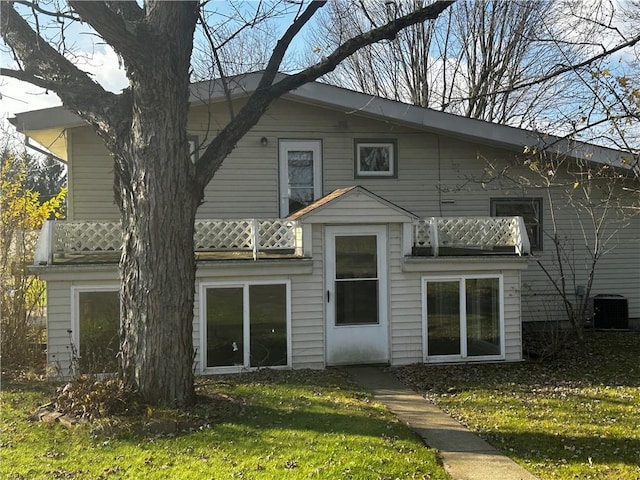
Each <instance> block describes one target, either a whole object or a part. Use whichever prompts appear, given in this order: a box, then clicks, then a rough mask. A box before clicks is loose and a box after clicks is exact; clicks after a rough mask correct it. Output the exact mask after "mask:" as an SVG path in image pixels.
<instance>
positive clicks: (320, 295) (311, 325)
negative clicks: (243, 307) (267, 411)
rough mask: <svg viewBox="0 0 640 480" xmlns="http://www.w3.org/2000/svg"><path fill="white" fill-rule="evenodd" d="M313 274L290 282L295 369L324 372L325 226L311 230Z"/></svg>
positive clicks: (315, 226)
mask: <svg viewBox="0 0 640 480" xmlns="http://www.w3.org/2000/svg"><path fill="white" fill-rule="evenodd" d="M312 242H313V252H314V255H313V272H312V274H311V275H305V276H300V277H296V278H295V279H294V280H293V281H292V282H291V325H292V332H291V339H292V340H291V342H292V347H293V352H292V356H293V358H292V365H293V368H324V366H325V350H324V342H325V334H324V325H325V322H324V318H325V312H324V306H325V303H324V290H325V289H324V268H323V260H324V245H323V241H322V226H320V225H314V226H313V227H312Z"/></svg>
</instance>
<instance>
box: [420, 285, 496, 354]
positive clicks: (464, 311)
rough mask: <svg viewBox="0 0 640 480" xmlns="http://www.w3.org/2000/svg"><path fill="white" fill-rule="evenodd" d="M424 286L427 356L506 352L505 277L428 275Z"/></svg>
mask: <svg viewBox="0 0 640 480" xmlns="http://www.w3.org/2000/svg"><path fill="white" fill-rule="evenodd" d="M423 288H424V290H423V291H424V295H423V298H424V299H425V306H424V317H425V325H426V328H425V331H426V341H425V350H426V357H427V359H430V360H434V359H435V360H455V359H490V358H501V357H502V356H503V353H504V347H503V343H504V342H503V339H504V321H503V313H502V311H503V307H502V277H499V276H486V277H485V276H479V277H461V278H443V279H439V278H426V279H425V281H424V287H423Z"/></svg>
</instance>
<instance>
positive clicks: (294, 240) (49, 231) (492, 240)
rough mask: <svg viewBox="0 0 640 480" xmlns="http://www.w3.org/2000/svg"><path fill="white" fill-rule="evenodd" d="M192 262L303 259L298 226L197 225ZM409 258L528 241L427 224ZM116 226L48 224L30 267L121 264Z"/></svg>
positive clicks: (513, 233) (416, 233)
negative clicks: (193, 260) (194, 260)
mask: <svg viewBox="0 0 640 480" xmlns="http://www.w3.org/2000/svg"><path fill="white" fill-rule="evenodd" d="M195 227H196V228H195V236H194V248H195V255H196V260H198V261H216V260H254V261H255V260H258V259H260V260H270V259H289V258H302V257H303V256H304V253H303V252H304V250H303V240H304V239H303V229H302V226H301V224H300V222H298V221H295V220H289V219H286V218H284V219H283V218H277V219H225V220H198V221H197V222H196V225H195ZM411 236H412V244H411V251H410V252H405V254H406V255H408V256H450V255H456V256H464V255H467V256H469V255H472V256H481V255H499V254H500V255H504V254H511V255H526V254H528V253H529V241H528V238H527V235H526V231H525V228H524V222H523V220H522V218H521V217H469V218H435V217H432V218H426V219H420V220H418V221H416V222H415V223H414V224H413V225H411ZM121 244H122V227H121V226H120V223H119V222H89V221H47V222H45V224H44V226H43V227H42V230H41V232H40V236H39V238H38V243H37V245H36V252H35V254H34V264H35V265H55V264H113V263H118V261H119V260H120V252H121Z"/></svg>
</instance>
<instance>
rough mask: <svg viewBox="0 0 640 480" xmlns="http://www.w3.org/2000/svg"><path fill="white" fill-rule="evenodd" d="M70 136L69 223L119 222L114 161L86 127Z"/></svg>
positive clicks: (70, 132)
mask: <svg viewBox="0 0 640 480" xmlns="http://www.w3.org/2000/svg"><path fill="white" fill-rule="evenodd" d="M68 135H69V142H68V145H69V163H68V165H69V169H68V179H69V196H68V199H67V201H68V206H69V215H68V216H69V220H118V219H119V218H120V214H119V213H118V207H117V206H116V204H115V197H114V193H113V160H112V158H111V156H110V155H109V153H108V152H107V149H106V148H105V146H104V144H103V142H102V140H100V138H98V136H97V135H96V134H95V133H94V132H93V130H91V129H90V128H89V127H81V128H74V129H72V130H71V131H69V132H68Z"/></svg>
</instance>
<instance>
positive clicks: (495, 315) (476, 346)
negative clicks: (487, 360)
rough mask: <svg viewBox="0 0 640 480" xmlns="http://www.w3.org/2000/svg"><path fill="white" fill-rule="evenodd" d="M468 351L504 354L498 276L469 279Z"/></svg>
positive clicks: (467, 293)
mask: <svg viewBox="0 0 640 480" xmlns="http://www.w3.org/2000/svg"><path fill="white" fill-rule="evenodd" d="M465 283H466V296H467V355H468V356H482V355H500V303H499V296H500V286H499V281H498V279H497V278H478V279H469V280H466V282H465Z"/></svg>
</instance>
